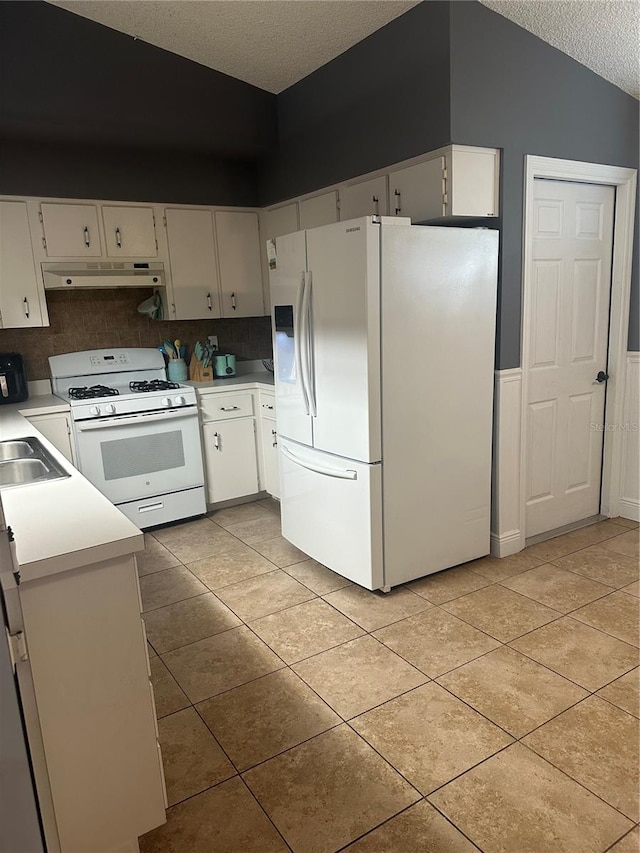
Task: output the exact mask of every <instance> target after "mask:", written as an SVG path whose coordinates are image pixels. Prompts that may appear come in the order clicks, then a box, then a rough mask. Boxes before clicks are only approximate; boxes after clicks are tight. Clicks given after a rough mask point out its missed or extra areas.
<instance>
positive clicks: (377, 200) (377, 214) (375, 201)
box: [372, 195, 380, 216]
mask: <svg viewBox="0 0 640 853" xmlns="http://www.w3.org/2000/svg"><path fill="white" fill-rule="evenodd" d="M372 201H373V203H374V204H375V206H376V213H375V215H376V216H380V199H379V198H378V196H377V195H374V196H373V199H372Z"/></svg>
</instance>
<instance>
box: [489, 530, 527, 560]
mask: <svg viewBox="0 0 640 853" xmlns="http://www.w3.org/2000/svg"><path fill="white" fill-rule="evenodd" d="M523 548H524V537H523V536H522V531H520V530H508V531H507V532H506V533H503V534H502V535H500V536H499V535H498V534H497V533H492V534H491V556H492V557H509V556H510V555H511V554H517V553H518V551H522V549H523Z"/></svg>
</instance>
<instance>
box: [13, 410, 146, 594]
mask: <svg viewBox="0 0 640 853" xmlns="http://www.w3.org/2000/svg"><path fill="white" fill-rule="evenodd" d="M68 409H69V407H68V405H67V404H66V403H64V402H63V401H62V400H60V399H59V398H58V397H54V396H53V395H43V396H42V397H32V398H31V399H29V400H27V401H25V402H24V403H15V404H12V405H8V406H2V407H0V441H6V440H9V439H15V438H24V437H26V436H35V437H36V438H38V439H39V440H40V441H41V442H42V444H43V445H44V446H45V447H46V448H47V450H48V451H49V452H50V453H51V454H52V456H54V457H55V459H56V461H57V462H59V464H60V465H61V466H62V468H63V469H64V470H65V471H67V472H68V473H69V474H70V475H71V476H70V477H67V478H65V479H64V480H51V481H49V482H44V483H34V484H33V485H24V486H16V487H13V488H4V489H0V498H1V500H2V507H3V510H4V516H5V519H6V522H7V524H8V525H10V526H11V528H12V530H13V533H14V536H15V545H16V554H17V558H18V564H19V565H18V568H19V570H20V577H21V582H26V581H28V580H33V579H35V578H38V577H44V576H45V575H50V574H57V573H58V572H62V571H68V570H70V569H75V568H80V567H82V566H86V565H89V564H91V563H96V562H100V561H102V560H108V559H111V558H113V557H119V556H123V555H126V554H132V553H134V552H135V551H142V550H143V549H144V537H143V535H142V533H141V531H140V530H138V528H137V527H136V526H135V525H134V524H133V523H132V522H131V521H129V519H128V518H126V516H124V515H123V514H122V513H121V512H120V510H119V509H116V507H115V506H113V504H112V503H111V502H110V501H108V500H107V498H105V497H104V495H103V494H101V492H99V491H98V490H97V489H96V488H95V486H93V485H92V484H91V483H90V482H89V481H88V480H87V479H85V477H83V476H82V474H80V472H79V471H77V470H76V469H75V468H74V467H73V465H72V464H71V463H70V462H69V461H68V460H67V459H65V457H64V456H63V455H62V454H61V453H60V452H59V451H58V450H56V448H55V447H54V446H53V445H52V444H51V443H50V442H49V441H47V439H46V438H45V437H44V436H43V435H42V434H41V433H39V432H38V430H37V429H36V428H35V427H34V426H33V425H32V424H30V423H29V421H28V420H27V419H26V418H25V417H23V415H22V414H21V412H24V413H25V414H27V415H34V414H44V413H52V412H56V411H58V412H64V411H68Z"/></svg>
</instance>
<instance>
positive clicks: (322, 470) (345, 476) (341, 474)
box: [280, 444, 358, 480]
mask: <svg viewBox="0 0 640 853" xmlns="http://www.w3.org/2000/svg"><path fill="white" fill-rule="evenodd" d="M280 450H281V451H282V455H283V456H285V457H286V458H287V459H289V461H291V462H293V463H295V464H296V465H300V467H301V468H306V469H307V470H308V471H315V472H316V474H324V475H325V476H326V477H336V478H337V479H339V480H357V479H358V472H357V471H354V470H352V469H350V468H330V467H329V466H327V465H317V464H316V463H314V462H307V461H306V460H304V459H300V457H299V456H296V455H295V454H294V453H292V452H291V451H290V450H289V448H288V447H285V445H283V444H281V445H280Z"/></svg>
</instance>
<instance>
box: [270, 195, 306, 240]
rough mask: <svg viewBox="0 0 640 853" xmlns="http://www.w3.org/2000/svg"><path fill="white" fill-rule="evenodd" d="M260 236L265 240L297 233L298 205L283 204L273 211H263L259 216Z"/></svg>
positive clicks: (294, 203)
mask: <svg viewBox="0 0 640 853" xmlns="http://www.w3.org/2000/svg"><path fill="white" fill-rule="evenodd" d="M261 222H262V236H263V238H264V240H265V242H266V241H267V240H271V239H272V238H273V237H282V236H283V235H284V234H293V232H294V231H299V230H300V229H299V227H298V205H297V203H296V202H293V204H285V205H283V207H276V208H275V210H265V211H263V212H262V214H261Z"/></svg>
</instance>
